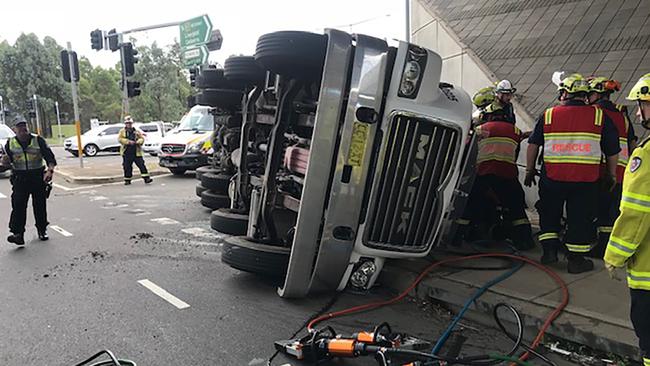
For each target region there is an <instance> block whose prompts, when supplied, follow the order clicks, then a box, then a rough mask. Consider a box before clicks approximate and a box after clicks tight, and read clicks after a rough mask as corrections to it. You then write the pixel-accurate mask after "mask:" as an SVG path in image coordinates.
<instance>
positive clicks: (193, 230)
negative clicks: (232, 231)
mask: <svg viewBox="0 0 650 366" xmlns="http://www.w3.org/2000/svg"><path fill="white" fill-rule="evenodd" d="M181 231H182V232H184V233H185V234H190V235H193V236H196V237H198V238H210V239H221V238H223V236H222V235H219V234H215V233H211V232H209V231H206V230H205V229H203V228H200V227H190V228H186V229H181Z"/></svg>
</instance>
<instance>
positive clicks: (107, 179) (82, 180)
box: [54, 170, 169, 184]
mask: <svg viewBox="0 0 650 366" xmlns="http://www.w3.org/2000/svg"><path fill="white" fill-rule="evenodd" d="M168 173H169V172H167V171H164V170H155V171H151V172H149V174H150V175H151V176H152V177H155V176H158V175H163V174H168ZM54 175H55V176H57V177H59V178H62V179H63V180H65V181H66V182H68V183H73V184H104V183H114V182H121V181H123V180H124V176H123V175H111V176H99V177H92V176H81V177H79V176H74V175H72V174H69V173H64V172H61V171H57V170H55V171H54ZM139 178H141V176H140V174H139V173H138V174H135V173H134V174H133V180H135V179H139Z"/></svg>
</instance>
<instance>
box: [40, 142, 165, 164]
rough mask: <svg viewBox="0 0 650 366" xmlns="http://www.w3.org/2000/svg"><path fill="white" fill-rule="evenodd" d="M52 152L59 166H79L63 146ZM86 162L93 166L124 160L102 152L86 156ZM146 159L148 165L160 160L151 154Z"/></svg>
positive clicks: (54, 147)
mask: <svg viewBox="0 0 650 366" xmlns="http://www.w3.org/2000/svg"><path fill="white" fill-rule="evenodd" d="M52 151H53V152H54V155H55V156H56V160H57V163H58V164H59V165H64V166H67V165H74V166H79V158H78V157H75V156H73V155H72V154H70V153H69V152H67V151H65V149H64V148H63V147H62V146H52ZM83 159H84V162H92V163H93V164H104V163H106V164H122V158H121V157H120V154H119V153H115V152H100V153H98V154H97V155H96V156H93V157H87V156H84V158H83ZM144 159H145V161H146V162H148V163H157V162H158V158H157V157H155V156H150V155H149V154H144Z"/></svg>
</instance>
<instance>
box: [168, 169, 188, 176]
mask: <svg viewBox="0 0 650 366" xmlns="http://www.w3.org/2000/svg"><path fill="white" fill-rule="evenodd" d="M169 171H170V172H172V174H174V175H184V174H185V172H186V171H187V169H185V168H169Z"/></svg>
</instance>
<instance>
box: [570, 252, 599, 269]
mask: <svg viewBox="0 0 650 366" xmlns="http://www.w3.org/2000/svg"><path fill="white" fill-rule="evenodd" d="M568 260H569V264H568V265H567V271H568V272H569V273H572V274H578V273H583V272H589V271H591V270H593V269H594V262H592V261H590V260H589V259H587V258H585V257H584V255H582V254H575V253H569V256H568Z"/></svg>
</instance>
